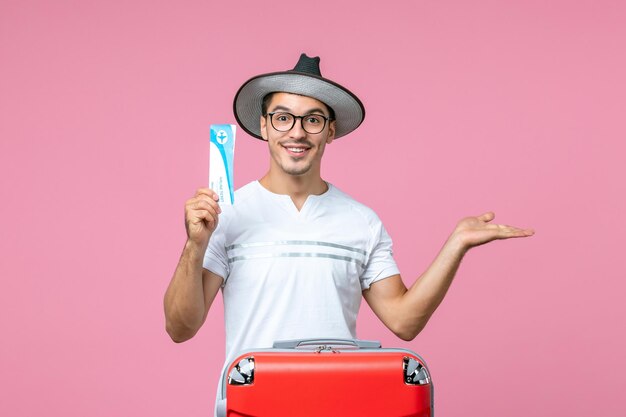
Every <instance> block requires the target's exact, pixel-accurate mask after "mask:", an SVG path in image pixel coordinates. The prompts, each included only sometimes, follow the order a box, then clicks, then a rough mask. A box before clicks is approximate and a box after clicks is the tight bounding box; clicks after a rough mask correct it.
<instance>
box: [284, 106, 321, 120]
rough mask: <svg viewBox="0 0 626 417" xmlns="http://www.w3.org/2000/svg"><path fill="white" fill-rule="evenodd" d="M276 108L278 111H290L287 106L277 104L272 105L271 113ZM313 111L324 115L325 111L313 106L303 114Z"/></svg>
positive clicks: (312, 112)
mask: <svg viewBox="0 0 626 417" xmlns="http://www.w3.org/2000/svg"><path fill="white" fill-rule="evenodd" d="M277 110H280V111H286V112H290V111H292V110H291V109H290V108H289V107H285V106H281V105H278V106H276V107H274V109H273V110H272V113H273V112H275V111H277ZM314 113H321V114H322V115H324V116H326V113H324V110H322V109H321V108H319V107H314V108H312V109H309V110H308V111H307V112H305V113H304V114H305V115H308V114H314ZM326 117H328V116H326Z"/></svg>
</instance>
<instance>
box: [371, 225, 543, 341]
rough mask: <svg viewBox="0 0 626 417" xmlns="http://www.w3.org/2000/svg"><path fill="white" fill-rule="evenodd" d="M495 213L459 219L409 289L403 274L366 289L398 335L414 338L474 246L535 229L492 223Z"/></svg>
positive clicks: (372, 304)
mask: <svg viewBox="0 0 626 417" xmlns="http://www.w3.org/2000/svg"><path fill="white" fill-rule="evenodd" d="M494 217H495V216H494V214H493V213H485V214H483V215H482V216H478V217H468V218H465V219H463V220H461V221H460V222H459V224H458V225H457V227H456V228H455V230H454V232H453V233H452V234H451V235H450V237H449V238H448V240H447V241H446V243H445V244H444V246H443V248H442V249H441V251H440V252H439V254H438V255H437V257H436V258H435V260H434V261H433V263H432V264H431V265H430V267H429V268H428V269H427V270H426V271H425V272H424V273H423V274H422V276H421V277H420V278H419V279H418V280H417V281H416V282H415V283H414V284H413V285H412V286H411V288H410V289H408V290H407V288H406V286H405V285H404V283H403V282H402V279H401V277H400V275H394V276H392V277H389V278H387V279H384V280H381V281H377V282H375V283H374V284H372V286H371V287H370V288H369V289H368V290H365V291H363V296H364V298H365V300H366V301H367V303H368V304H369V305H370V307H371V308H372V310H373V311H374V313H376V315H377V316H378V317H379V318H380V319H381V321H382V322H383V323H384V324H385V325H386V326H387V327H388V328H389V329H390V330H391V331H393V332H394V333H395V334H396V335H397V336H398V337H400V338H401V339H403V340H412V339H414V338H415V336H417V335H418V334H419V332H420V331H422V329H423V328H424V326H426V323H427V322H428V320H429V319H430V317H431V316H432V314H433V313H434V312H435V310H436V309H437V307H438V306H439V304H441V301H443V298H444V296H445V295H446V293H447V291H448V288H450V284H452V280H453V279H454V276H455V274H456V271H457V270H458V268H459V265H460V264H461V260H462V259H463V256H465V254H466V253H467V251H468V250H469V249H471V248H473V247H475V246H479V245H483V244H485V243H488V242H491V241H493V240H496V239H509V238H514V237H526V236H532V235H533V234H534V231H532V230H530V229H519V228H516V227H512V226H505V225H497V224H491V223H489V222H490V221H491V220H493V218H494Z"/></svg>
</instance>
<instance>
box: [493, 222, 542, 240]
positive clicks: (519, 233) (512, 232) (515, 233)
mask: <svg viewBox="0 0 626 417" xmlns="http://www.w3.org/2000/svg"><path fill="white" fill-rule="evenodd" d="M534 234H535V231H534V230H532V229H520V228H518V227H513V226H507V225H499V230H498V238H499V239H508V238H511V237H527V236H532V235H534Z"/></svg>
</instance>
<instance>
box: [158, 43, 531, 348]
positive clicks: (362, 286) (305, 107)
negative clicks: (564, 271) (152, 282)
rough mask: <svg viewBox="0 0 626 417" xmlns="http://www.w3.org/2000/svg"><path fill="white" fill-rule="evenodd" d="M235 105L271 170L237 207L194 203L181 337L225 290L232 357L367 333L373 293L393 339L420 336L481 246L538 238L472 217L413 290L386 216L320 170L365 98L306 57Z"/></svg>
mask: <svg viewBox="0 0 626 417" xmlns="http://www.w3.org/2000/svg"><path fill="white" fill-rule="evenodd" d="M234 110H235V116H236V118H237V121H238V122H239V124H240V126H241V127H242V128H243V129H244V130H245V131H246V132H248V133H250V134H251V135H252V136H254V137H256V138H258V139H262V140H265V141H267V143H268V147H269V153H270V160H269V170H268V171H267V173H266V174H265V175H264V176H263V177H262V178H261V179H260V180H259V181H255V182H253V183H250V184H248V185H246V186H244V187H243V188H241V189H240V190H238V191H237V193H236V196H235V204H234V205H233V206H225V207H220V206H219V205H218V204H217V200H218V197H217V195H216V193H214V192H213V191H212V190H210V189H207V188H201V189H199V190H198V191H197V192H196V195H195V196H194V197H193V198H191V199H190V200H188V201H187V203H186V206H185V221H186V227H187V236H188V239H187V242H186V244H185V248H184V250H183V253H182V256H181V258H180V261H179V263H178V267H177V268H176V271H175V273H174V276H173V278H172V281H171V283H170V285H169V288H168V289H167V292H166V294H165V315H166V321H167V332H168V333H169V335H170V336H171V338H172V339H173V340H174V341H176V342H182V341H185V340H187V339H189V338H191V337H193V336H194V335H195V333H196V332H197V331H198V329H199V328H200V327H201V326H202V324H203V322H204V321H205V319H206V317H207V313H208V311H209V308H210V306H211V303H212V302H213V299H214V298H215V296H216V294H217V292H218V290H219V289H220V288H222V292H223V296H224V308H225V321H226V352H227V357H229V358H231V357H232V356H233V355H235V354H236V353H237V352H238V351H240V350H242V349H247V348H261V347H271V345H272V343H273V342H274V341H275V340H280V339H297V338H307V337H308V338H310V337H324V338H356V333H355V332H356V315H357V312H358V309H359V305H360V302H361V296H363V298H365V300H366V301H367V303H368V304H369V305H370V307H371V308H372V310H373V311H374V312H375V313H376V315H377V316H378V318H379V319H380V320H381V321H382V322H383V323H384V324H385V326H387V327H388V328H389V329H390V330H391V331H392V332H393V333H395V334H396V335H397V336H398V337H400V338H401V339H403V340H412V339H413V338H414V337H415V336H416V335H417V334H418V333H419V332H420V331H421V330H422V329H423V328H424V326H425V325H426V323H427V321H428V319H429V318H430V317H431V315H432V314H433V312H434V311H435V309H436V308H437V306H438V305H439V304H440V303H441V301H442V299H443V297H444V295H445V294H446V291H447V290H448V287H449V286H450V284H451V282H452V279H453V277H454V275H455V273H456V271H457V268H458V266H459V264H460V262H461V259H462V258H463V256H464V255H465V253H466V252H467V251H468V250H469V249H470V248H472V247H474V246H478V245H481V244H484V243H487V242H490V241H492V240H495V239H508V238H513V237H525V236H530V235H532V234H533V231H532V230H524V229H519V228H516V227H510V226H504V225H496V224H492V223H490V222H491V220H493V218H494V215H493V214H492V213H486V214H483V215H481V216H478V217H468V218H465V219H463V220H461V221H460V222H459V223H458V225H457V227H456V228H455V230H454V231H453V232H452V234H451V235H450V237H449V239H448V240H447V242H446V243H445V245H444V246H443V248H442V249H441V252H440V253H439V254H438V255H437V257H436V258H435V260H434V261H433V263H432V265H431V266H430V267H429V268H428V269H427V270H426V272H424V274H423V275H422V276H421V277H420V279H419V280H417V281H416V282H415V283H414V284H413V285H412V286H411V288H410V289H407V288H406V286H405V285H404V283H403V282H402V279H401V277H400V273H399V271H398V268H397V267H396V264H395V262H394V260H393V257H392V255H391V239H390V237H389V236H388V234H387V232H386V231H385V229H384V227H383V225H382V223H381V222H380V220H379V218H378V217H377V216H376V214H375V213H374V212H373V211H372V210H370V209H369V208H367V207H365V206H363V205H362V204H360V203H358V202H356V201H354V200H353V199H351V198H350V197H348V196H347V195H346V194H344V193H343V192H341V191H339V190H338V189H337V188H335V187H334V186H332V185H331V184H329V183H327V182H325V181H324V180H323V179H322V178H321V175H320V167H321V162H322V157H323V155H324V151H325V148H326V145H329V144H330V143H332V141H333V140H335V139H337V138H340V137H342V136H344V135H346V134H348V133H350V132H351V131H353V130H354V129H356V128H357V127H358V126H359V125H360V124H361V122H362V121H363V118H364V115H365V111H364V108H363V105H362V104H361V101H360V100H359V99H358V98H357V97H356V96H355V95H354V94H352V93H351V92H350V91H348V90H347V89H346V88H344V87H342V86H341V85H339V84H337V83H334V82H332V81H330V80H328V79H325V78H323V77H322V76H321V74H320V72H319V58H309V57H307V56H306V55H304V54H303V55H302V56H301V57H300V60H299V62H298V64H297V65H296V67H295V68H294V70H292V71H283V72H277V73H270V74H263V75H260V76H257V77H254V78H252V79H251V80H248V81H247V82H246V83H245V84H244V85H243V86H242V87H241V89H240V90H239V91H238V93H237V95H236V97H235V103H234ZM222 210H223V211H222Z"/></svg>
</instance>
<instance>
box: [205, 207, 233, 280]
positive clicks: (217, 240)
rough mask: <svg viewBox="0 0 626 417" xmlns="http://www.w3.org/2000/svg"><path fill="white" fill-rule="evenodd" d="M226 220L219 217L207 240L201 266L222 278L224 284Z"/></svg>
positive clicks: (226, 262)
mask: <svg viewBox="0 0 626 417" xmlns="http://www.w3.org/2000/svg"><path fill="white" fill-rule="evenodd" d="M223 220H226V219H222V218H221V217H220V222H219V223H218V225H217V228H216V229H215V231H214V232H213V235H212V236H211V239H210V240H209V246H208V247H207V250H206V252H205V253H204V260H203V262H202V266H203V267H204V269H208V270H209V271H211V272H213V273H214V274H217V275H219V276H220V277H222V278H224V283H226V279H227V278H228V273H229V267H228V255H227V254H226V228H227V227H226V223H227V222H226V221H223ZM222 285H223V284H222Z"/></svg>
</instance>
